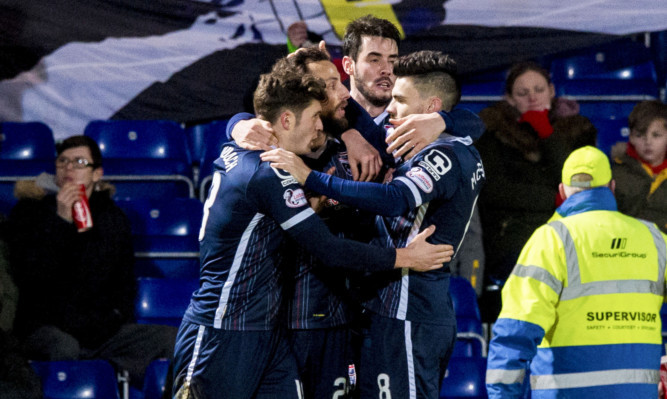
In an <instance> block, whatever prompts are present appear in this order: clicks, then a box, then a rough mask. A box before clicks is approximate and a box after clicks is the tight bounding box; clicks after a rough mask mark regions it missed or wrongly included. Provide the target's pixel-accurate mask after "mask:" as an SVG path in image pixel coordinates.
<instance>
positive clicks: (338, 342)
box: [290, 326, 356, 399]
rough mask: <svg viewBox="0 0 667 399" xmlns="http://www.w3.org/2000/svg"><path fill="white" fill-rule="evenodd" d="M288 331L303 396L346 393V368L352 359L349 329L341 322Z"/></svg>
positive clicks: (315, 398) (320, 398) (318, 398)
mask: <svg viewBox="0 0 667 399" xmlns="http://www.w3.org/2000/svg"><path fill="white" fill-rule="evenodd" d="M290 334H291V339H290V341H291V345H292V350H293V351H294V355H295V356H296V359H297V364H298V366H299V375H300V376H301V381H302V383H303V391H304V398H306V399H334V398H339V399H343V398H346V397H348V396H347V395H348V392H349V391H350V385H349V381H348V368H349V366H350V365H354V363H355V356H354V353H353V351H352V347H351V341H350V340H351V335H350V334H351V332H350V329H349V328H348V327H347V326H341V327H332V328H322V329H312V330H291V331H290ZM355 367H356V366H355Z"/></svg>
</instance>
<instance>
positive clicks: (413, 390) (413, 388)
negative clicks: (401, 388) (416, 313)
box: [403, 320, 417, 399]
mask: <svg viewBox="0 0 667 399" xmlns="http://www.w3.org/2000/svg"><path fill="white" fill-rule="evenodd" d="M403 334H404V336H405V354H406V359H405V360H406V361H407V363H408V395H409V398H410V399H417V381H416V379H415V359H414V356H413V354H412V323H410V322H409V321H408V320H406V321H405V328H404V330H403Z"/></svg>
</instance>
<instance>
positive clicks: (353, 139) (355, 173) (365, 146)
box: [341, 129, 382, 181]
mask: <svg viewBox="0 0 667 399" xmlns="http://www.w3.org/2000/svg"><path fill="white" fill-rule="evenodd" d="M341 139H342V140H343V142H344V143H345V147H347V161H348V162H349V164H350V171H351V172H352V178H353V179H354V180H356V181H371V180H374V179H375V178H376V177H377V175H378V174H379V173H380V170H381V169H382V158H380V153H379V152H378V151H377V150H376V149H375V147H373V146H372V145H370V144H369V143H368V141H366V139H365V138H364V137H363V136H362V135H361V133H359V131H358V130H356V129H350V130H347V131H346V132H345V133H343V134H342V135H341Z"/></svg>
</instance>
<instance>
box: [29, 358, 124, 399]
mask: <svg viewBox="0 0 667 399" xmlns="http://www.w3.org/2000/svg"><path fill="white" fill-rule="evenodd" d="M31 366H32V368H33V369H34V370H35V371H36V372H37V375H38V376H39V377H40V379H41V382H42V390H43V392H44V399H120V394H119V392H118V380H117V377H116V372H115V371H114V369H113V367H112V366H111V364H110V363H108V362H107V361H105V360H68V361H32V362H31Z"/></svg>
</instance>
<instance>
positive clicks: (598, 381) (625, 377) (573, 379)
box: [530, 369, 660, 389]
mask: <svg viewBox="0 0 667 399" xmlns="http://www.w3.org/2000/svg"><path fill="white" fill-rule="evenodd" d="M658 381H660V371H659V370H652V369H620V370H604V371H588V372H584V373H569V374H553V375H531V376H530V387H531V388H532V389H567V388H584V387H595V386H602V385H618V384H658Z"/></svg>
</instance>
